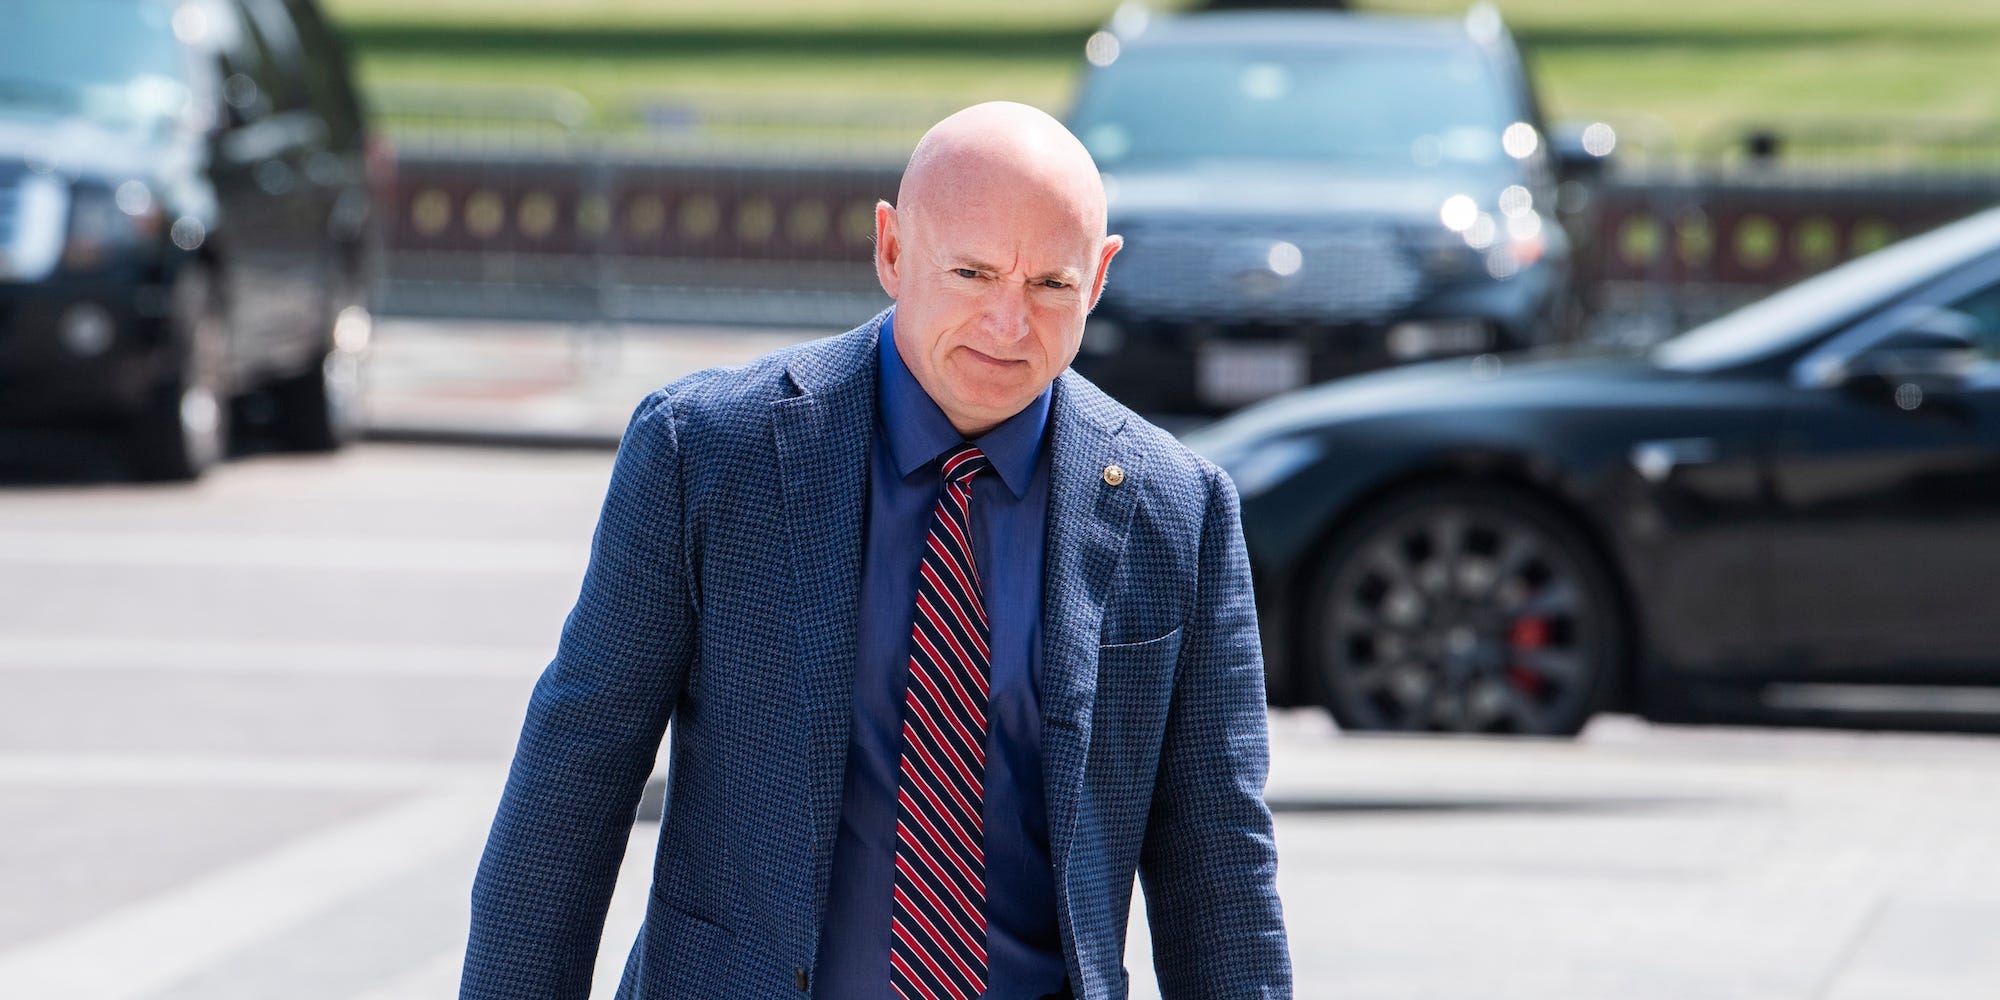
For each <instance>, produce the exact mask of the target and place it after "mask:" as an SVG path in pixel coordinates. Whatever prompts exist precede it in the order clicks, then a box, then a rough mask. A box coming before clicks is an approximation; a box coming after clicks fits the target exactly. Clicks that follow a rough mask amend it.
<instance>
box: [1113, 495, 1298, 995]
mask: <svg viewBox="0 0 2000 1000" xmlns="http://www.w3.org/2000/svg"><path fill="white" fill-rule="evenodd" d="M1198 572H1199V574H1200V581H1199V583H1198V586H1197V590H1196V601H1195V610H1194V614H1193V616H1192V618H1191V619H1190V620H1189V622H1188V623H1187V625H1186V626H1185V627H1186V628H1187V630H1188V632H1187V635H1186V636H1185V637H1184V638H1183V640H1182V645H1181V653H1180V661H1179V664H1178V666H1177V667H1176V670H1175V678H1174V691H1173V700H1172V703H1171V704H1170V706H1169V708H1168V712H1167V724H1166V732H1165V736H1164V740H1163V743H1162V746H1161V749H1160V765H1159V771H1158V775H1157V778H1156V779H1155V780H1156V783H1155V786H1154V789H1153V803H1152V810H1151V813H1150V814H1149V816H1148V818H1147V826H1146V840H1145V845H1144V848H1143V851H1142V853H1141V856H1140V863H1139V875H1140V879H1141V880H1142V882H1143V883H1144V886H1145V890H1146V910H1147V919H1148V921H1149V922H1150V924H1151V927H1152V935H1153V964H1154V968H1155V970H1156V972H1157V974H1158V976H1159V983H1160V992H1161V994H1162V996H1164V997H1165V998H1167V1000H1176V998H1187V1000H1195V998H1201V1000H1226V998H1253V997H1254V998H1258V1000H1268V998H1279V997H1290V996H1291V995H1292V985H1291V960H1290V956H1289V954H1288V953H1287V951H1286V945H1285V925H1284V916H1283V914H1282V913H1281V912H1280V909H1279V903H1278V891H1277V884H1276V878H1277V868H1278V855H1277V846H1276V842H1275V841H1274V840H1273V838H1272V831H1271V813H1270V810H1269V809H1267V808H1266V807H1265V805H1264V779H1265V775H1266V773H1267V772H1268V771H1269V769H1270V745H1269V740H1268V737H1267V735H1266V731H1265V714H1264V690H1265V689H1264V660H1263V653H1262V649H1261V647H1260V646H1259V644H1258V637H1257V612H1256V606H1255V601H1254V599H1253V597H1252V595H1251V590H1250V561H1249V556H1248V555H1247V554H1246V552H1245V550H1244V545H1243V529H1242V525H1241V522H1240V520H1239V515H1238V510H1237V499H1236V488H1235V486H1234V485H1233V484H1232V483H1231V482H1230V481H1229V478H1228V477H1227V476H1226V475H1224V474H1222V473H1220V472H1211V473H1210V477H1209V495H1208V507H1207V511H1206V513H1205V514H1204V516H1203V519H1202V531H1201V546H1200V565H1199V569H1198Z"/></svg>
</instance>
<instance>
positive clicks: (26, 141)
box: [0, 0, 389, 479]
mask: <svg viewBox="0 0 2000 1000" xmlns="http://www.w3.org/2000/svg"><path fill="white" fill-rule="evenodd" d="M388 165H389V161H388V159H387V157H386V155H385V150H384V149H383V148H381V147H379V146H371V144H370V143H369V141H368V137H367V133H366V131H365V128H364V124H363V119H362V115H361V109H360V106H359V104H358V102H357V101H356V98H355V94H354V90H353V88H352V86H351V85H350V83H349V79H348V71H347V65H346V60H345V58H344V56H343V54H342V51H341V48H340V46H339V43H338V41H337V39H336V38H335V37H334V35H333V33H332V31H331V30H329V28H328V25H327V24H326V22H325V20H324V19H323V18H322V17H321V15H320V13H319V12H318V11H317V10H316V9H315V8H314V7H313V6H312V4H311V3H310V2H309V0H6V2H5V4H4V5H0V427H5V428H8V429H9V430H8V431H7V432H6V433H8V434H10V435H13V436H15V437H17V438H18V437H19V436H20V435H19V433H18V432H19V431H20V430H22V429H24V428H30V427H36V426H45V425H58V426H76V425H93V426H102V427H109V428H114V429H116V430H118V431H120V432H122V433H124V434H126V435H128V438H129V440H130V442H131V444H132V446H133V449H134V452H133V457H134V459H135V462H136V465H137V467H138V468H139V470H140V471H141V472H142V473H143V474H145V475H147V476H150V477H155V478H180V479H185V478H192V477H194V476H196V475H199V474H200V473H201V471H202V470H203V469H204V468H206V467H207V466H208V465H210V464H211V463H213V462H214V461H216V460H217V459H218V458H219V457H220V456H221V455H222V454H224V452H225V451H226V446H227V442H228V435H229V426H230V423H231V414H232V410H233V409H234V407H233V406H232V403H233V402H235V401H236V400H237V399H238V398H239V397H243V396H245V395H246V394H249V393H251V392H252V391H258V392H259V398H261V399H265V400H268V402H269V403H271V404H275V405H267V406H265V407H263V409H264V411H265V412H266V413H268V414H269V415H270V416H271V417H273V418H274V420H275V423H276V426H277V429H278V430H279V431H280V433H281V435H282V437H283V439H284V441H285V442H286V443H288V444H290V445H292V446H294V447H298V448H304V449H329V448H333V447H336V446H338V445H339V444H340V443H341V442H342V441H343V440H345V439H346V438H347V437H348V436H349V435H350V433H351V431H352V428H353V426H354V419H355V412H354V411H355V406H354V394H355V391H356V388H357V385H358V381H359V365H360V359H361V356H362V353H363V351H364V349H365V347H366V342H367V339H368V335H369V324H370V319H369V312H368V301H369V293H370V286H371V275H372V273H373V271H374V266H375V264H374V261H375V258H376V257H377V250H376V246H377V243H378V241H377V237H376V219H375V214H374V211H373V209H372V207H371V206H372V203H373V201H372V199H371V194H370V179H371V175H372V176H373V178H374V179H375V180H376V181H377V182H378V183H380V182H382V181H383V180H384V179H385V176H386V175H385V170H386V168H387V167H388Z"/></svg>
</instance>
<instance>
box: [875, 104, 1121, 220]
mask: <svg viewBox="0 0 2000 1000" xmlns="http://www.w3.org/2000/svg"><path fill="white" fill-rule="evenodd" d="M1002 191H1004V192H1008V193H1010V194H1012V195H1014V196H1025V197H1034V198H1037V199H1038V200H1042V201H1045V202H1046V203H1048V204H1049V205H1050V206H1051V207H1056V208H1061V209H1063V210H1065V211H1066V212H1068V213H1070V214H1073V215H1074V216H1075V218H1076V219H1077V220H1078V221H1079V222H1080V223H1082V224H1083V225H1084V226H1085V227H1086V228H1087V229H1089V230H1090V231H1091V232H1093V233H1095V234H1096V235H1098V236H1099V237H1102V236H1103V235H1104V181H1103V179H1102V178H1101V177H1099V176H1098V173H1097V164H1096V163H1095V162H1094V161H1092V160H1091V158H1090V153H1089V151H1088V150H1086V149H1084V148H1083V143H1081V142H1079V141H1077V138H1076V136H1074V135H1071V134H1070V131H1069V129H1066V128H1064V127H1063V124H1062V123H1061V122H1059V121H1056V120H1055V119H1054V118H1052V117H1050V116H1049V115H1048V113H1047V112H1044V111H1042V110H1041V109H1039V108H1032V107H1029V106H1028V105H1026V104H1015V103H1012V102H1010V101H992V102H989V103H986V104H975V105H973V106H972V107H969V108H966V109H965V110H963V111H959V112H957V113H955V114H953V115H951V116H950V117H948V118H946V119H945V120H943V121H941V122H938V123H937V124H936V125H933V126H931V130H930V131H929V132H926V133H924V137H923V139H922V140H921V141H919V142H918V143H917V148H916V150H915V151H914V152H912V153H911V154H910V164H909V166H908V167H905V168H904V170H903V182H902V185H901V186H900V187H899V188H898V189H897V191H896V208H897V210H898V211H899V212H901V213H903V214H904V215H905V216H908V215H910V214H912V213H914V214H917V215H922V214H923V213H924V212H925V210H926V209H927V208H929V207H931V206H933V205H938V204H952V203H963V202H964V201H965V200H966V199H967V198H972V197H978V196H979V195H980V193H982V192H994V193H998V192H1002ZM906 224H907V222H906Z"/></svg>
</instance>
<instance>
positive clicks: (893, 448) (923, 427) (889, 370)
mask: <svg viewBox="0 0 2000 1000" xmlns="http://www.w3.org/2000/svg"><path fill="white" fill-rule="evenodd" d="M895 322H896V314H895V311H894V310H893V309H892V310H890V313H889V316H888V318H887V319H884V320H883V321H882V335H881V339H880V342H879V344H878V345H877V347H878V351H877V353H878V360H877V365H876V368H877V376H878V377H877V384H878V385H879V386H880V399H881V404H880V406H879V408H878V410H877V415H878V419H880V420H881V421H882V429H883V431H884V432H885V436H886V437H887V438H888V441H889V455H890V457H891V458H893V459H894V460H895V463H896V474H897V475H899V476H905V477H907V476H908V475H909V474H910V473H912V472H915V471H917V470H918V469H920V468H922V467H923V466H925V465H927V464H929V463H931V462H934V461H936V460H937V458H938V456H939V455H942V454H944V453H945V452H946V451H948V450H950V449H951V448H953V447H955V446H956V445H957V444H958V443H959V442H960V441H963V440H965V438H964V436H963V435H961V434H959V433H958V431H957V429H955V428H953V427H952V426H951V421H950V420H949V419H947V418H946V417H945V415H944V411H943V410H940V409H938V405H937V403H936V402H935V401H934V400H932V399H931V397H930V394H929V393H927V392H925V391H924V387H923V386H922V385H920V384H918V382H917V377H916V376H915V375H912V374H910V369H909V367H908V366H907V365H904V364H903V357H902V355H901V354H899V353H897V351H896V329H895ZM1049 396H1050V390H1049V389H1048V388H1044V389H1043V390H1042V394H1041V395H1039V396H1036V397H1035V399H1034V401H1033V402H1031V403H1029V404H1028V405H1027V407H1026V408H1025V409H1023V410H1022V411H1021V412H1019V413H1016V414H1014V415H1013V416H1011V417H1008V418H1007V419H1006V420H1004V421H1001V423H1000V426H998V427H995V428H993V429H992V430H990V431H987V432H986V433H985V434H982V435H980V436H979V437H978V438H977V439H975V440H974V441H973V442H972V443H973V444H975V445H978V446H979V450H980V451H981V452H983V453H984V454H985V455H986V460H987V461H989V462H991V463H993V471H994V472H996V473H998V474H999V476H1000V481H1001V482H1003V483H1005V484H1006V485H1007V491H1008V492H1010V493H1012V494H1014V497H1015V498H1016V499H1019V498H1021V497H1023V496H1025V495H1027V492H1028V480H1029V479H1031V478H1033V477H1034V474H1035V461H1036V460H1037V459H1038V458H1040V457H1041V451H1042V438H1043V436H1044V434H1043V432H1044V431H1045V430H1047V429H1048V425H1049Z"/></svg>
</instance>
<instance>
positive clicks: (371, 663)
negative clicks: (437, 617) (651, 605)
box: [0, 636, 554, 678]
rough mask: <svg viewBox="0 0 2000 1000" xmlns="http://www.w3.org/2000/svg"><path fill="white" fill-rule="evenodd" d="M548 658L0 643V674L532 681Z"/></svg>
mask: <svg viewBox="0 0 2000 1000" xmlns="http://www.w3.org/2000/svg"><path fill="white" fill-rule="evenodd" d="M553 654H554V648H553V644H551V645H548V646H540V645H537V646H528V645H514V646H475V645H462V644H447V643H436V644H428V643H369V642H314V641H300V640H290V639H287V640H262V641H260V640H251V639H134V638H112V637H100V636H63V637H60V638H58V637H34V638H28V637H19V636H14V637H0V670H55V669H60V670H79V669H118V670H144V671H178V670H191V671H224V672H230V673H258V674H336V675H342V676H357V677H362V676H376V675H383V676H394V677H498V678H524V677H526V678H532V677H534V676H535V675H537V674H539V673H541V671H542V669H543V668H544V667H547V666H548V663H549V659H550V657H551V656H552V655H553Z"/></svg>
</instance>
